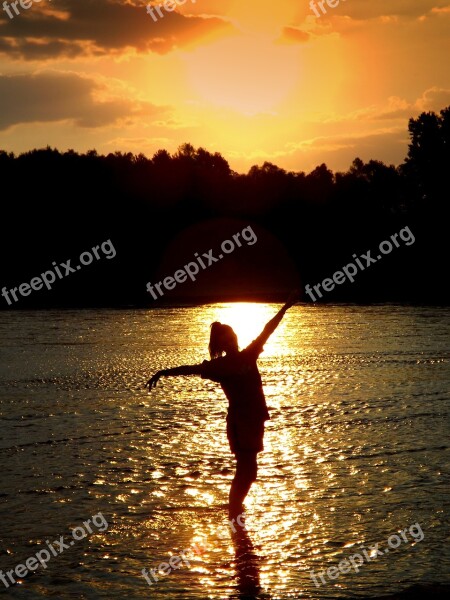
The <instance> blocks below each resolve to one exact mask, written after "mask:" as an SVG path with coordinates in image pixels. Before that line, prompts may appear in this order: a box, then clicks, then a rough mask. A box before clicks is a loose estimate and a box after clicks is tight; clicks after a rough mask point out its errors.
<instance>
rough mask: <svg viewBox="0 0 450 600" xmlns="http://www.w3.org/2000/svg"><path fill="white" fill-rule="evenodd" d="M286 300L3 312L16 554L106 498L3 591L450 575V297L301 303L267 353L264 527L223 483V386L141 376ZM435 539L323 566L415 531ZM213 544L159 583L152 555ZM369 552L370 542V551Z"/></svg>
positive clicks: (254, 505) (247, 328)
mask: <svg viewBox="0 0 450 600" xmlns="http://www.w3.org/2000/svg"><path fill="white" fill-rule="evenodd" d="M277 309H278V306H275V305H267V304H221V305H210V306H202V307H195V308H192V307H189V308H176V309H154V310H148V311H145V310H126V311H114V310H107V311H100V310H92V311H51V312H8V313H0V335H1V340H2V348H1V351H0V353H1V367H0V409H1V414H0V417H1V421H0V427H1V441H0V461H1V463H0V465H1V488H0V507H1V514H0V516H1V526H0V527H1V528H0V568H1V569H3V571H5V570H8V569H11V568H14V567H15V565H17V564H18V563H23V562H24V561H25V560H26V559H27V558H28V557H30V556H32V555H34V554H35V553H36V552H37V551H38V550H39V549H40V548H42V547H45V542H46V540H50V541H52V540H54V539H59V537H60V536H61V535H64V536H65V537H66V539H67V538H69V539H70V532H71V529H72V528H73V527H76V526H77V525H81V524H82V523H83V521H86V519H88V518H89V517H91V516H93V515H95V514H97V513H98V512H102V514H103V515H104V517H105V518H106V519H107V521H108V524H109V526H108V529H107V530H106V531H104V532H99V531H94V532H93V533H92V535H89V536H88V537H87V538H85V539H84V540H80V541H77V542H76V543H75V544H74V545H73V546H71V547H70V548H69V549H66V550H64V552H63V553H62V554H59V555H58V556H56V557H52V558H51V560H50V561H49V563H48V565H47V568H46V569H44V568H39V569H37V570H36V571H35V573H34V574H31V575H28V576H27V577H25V578H23V579H21V580H20V583H19V585H17V586H15V587H13V586H11V587H10V588H8V589H6V588H5V586H4V585H3V584H2V583H1V582H0V594H2V593H5V594H7V595H8V596H9V597H17V598H22V597H24V598H42V597H47V596H51V597H55V598H155V599H160V598H168V599H172V598H173V599H175V598H176V599H180V600H181V599H185V598H186V599H195V600H203V599H206V598H214V599H215V598H217V599H219V598H224V599H225V598H226V599H228V598H267V599H269V598H270V599H274V600H275V599H283V598H315V599H326V598H332V597H341V598H352V597H372V596H377V595H383V594H391V593H394V592H396V591H399V590H401V589H405V588H408V587H410V586H412V585H413V584H414V583H421V584H422V583H426V582H428V583H432V582H441V583H450V546H449V544H448V537H449V526H448V516H449V505H450V499H449V480H450V477H449V470H450V469H449V466H450V461H449V448H448V446H449V444H448V440H449V432H450V427H449V423H450V420H449V413H450V406H449V405H450V400H449V398H450V394H449V391H450V355H449V348H450V343H449V342H450V333H449V323H450V310H449V309H445V308H430V307H404V306H385V305H383V306H371V307H356V306H338V307H330V306H327V307H319V306H308V307H304V306H296V307H294V308H293V309H291V311H290V312H289V313H288V314H287V315H286V316H285V318H284V320H283V322H282V324H281V325H280V327H279V329H278V330H277V331H276V332H275V333H274V334H273V336H272V338H271V339H270V341H269V343H268V344H267V345H266V350H265V352H264V353H263V354H262V355H261V358H260V361H259V365H260V371H261V374H262V377H263V381H264V384H265V392H266V396H267V403H268V406H269V410H270V413H271V420H270V421H269V422H268V423H267V428H266V436H265V451H264V452H263V453H262V454H260V459H259V465H260V467H259V474H258V481H257V483H256V484H255V485H254V487H253V488H252V490H251V492H250V495H249V497H248V500H247V509H248V518H247V523H248V529H249V533H248V536H243V538H242V539H241V540H240V542H239V543H236V542H235V543H234V544H233V540H232V539H231V536H230V530H229V528H228V526H227V513H226V509H225V506H226V501H227V496H228V490H229V485H230V481H231V478H232V476H233V464H234V463H233V457H232V455H231V454H230V452H229V449H228V443H227V439H226V435H225V416H226V406H227V405H226V400H225V398H224V396H223V393H222V391H221V389H220V387H219V386H218V385H217V384H215V383H213V382H209V381H204V380H202V379H200V378H198V377H189V378H186V377H184V378H170V379H164V380H161V382H160V384H159V385H158V387H157V388H156V390H155V391H153V392H152V394H149V393H148V392H147V391H146V390H145V389H144V388H143V384H144V383H145V381H146V380H147V379H148V377H149V376H150V375H151V374H153V372H155V371H156V370H158V369H160V368H168V367H173V366H177V365H179V364H193V363H198V362H201V361H202V360H204V359H205V358H208V356H207V343H208V335H209V324H210V323H211V322H212V321H214V320H220V321H222V322H226V323H229V324H230V325H232V326H233V327H234V328H235V330H236V331H237V333H238V335H239V339H240V344H241V346H244V345H246V344H247V343H248V342H250V341H251V340H252V339H253V338H254V337H256V335H257V334H258V333H259V332H260V330H261V329H262V327H263V326H264V324H265V322H266V321H267V320H268V319H269V318H270V317H271V316H272V315H273V314H274V313H275V311H276V310H277ZM413 524H419V526H420V528H421V530H422V531H423V534H424V538H423V540H421V541H418V540H417V539H414V538H413V537H412V536H411V535H410V534H409V533H408V534H407V536H408V541H407V542H406V541H403V540H402V542H401V545H400V546H399V547H398V548H397V549H395V550H394V549H390V551H389V553H386V554H384V555H383V556H379V557H378V558H376V559H374V560H372V561H371V562H370V563H369V562H366V563H365V564H363V565H362V566H361V568H360V570H359V573H357V574H356V573H355V572H354V571H351V572H349V573H347V574H342V573H341V574H340V575H339V576H338V577H337V578H336V579H334V580H333V581H331V580H330V579H329V578H328V576H327V580H326V584H321V585H320V587H317V586H315V585H314V582H313V581H312V579H311V577H310V571H311V570H314V572H315V573H318V572H321V571H324V570H326V569H328V568H329V567H330V566H333V565H337V564H338V563H339V561H341V560H342V559H344V558H349V557H350V556H352V554H353V553H355V552H357V551H358V548H359V547H360V545H361V544H365V547H366V548H368V547H369V546H370V545H371V544H374V543H379V544H380V548H382V549H383V550H384V549H385V548H387V539H388V538H389V536H390V535H392V534H394V533H396V532H398V531H399V530H402V529H405V528H409V527H410V526H411V525H413ZM194 543H198V544H200V546H197V548H201V549H200V551H198V552H197V554H195V555H194V554H192V555H191V556H192V557H193V558H191V560H190V564H189V566H187V565H183V566H182V568H179V569H177V570H175V571H173V572H172V573H171V574H169V575H166V576H161V578H160V579H159V581H158V582H157V583H155V584H153V585H152V586H151V587H150V586H149V585H148V584H147V583H146V581H145V580H144V578H143V577H142V575H141V570H142V569H143V568H144V567H146V568H147V569H156V568H157V567H158V565H159V564H160V563H161V562H164V561H166V560H167V559H168V558H169V557H170V556H171V555H176V554H178V553H179V552H180V551H183V550H185V549H188V548H191V547H192V546H193V544H194ZM360 551H361V550H360Z"/></svg>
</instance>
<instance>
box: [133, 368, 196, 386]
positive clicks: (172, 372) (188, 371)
mask: <svg viewBox="0 0 450 600" xmlns="http://www.w3.org/2000/svg"><path fill="white" fill-rule="evenodd" d="M201 369H202V365H184V366H181V367H174V368H173V369H163V370H162V371H158V372H157V373H155V374H154V375H153V377H151V378H150V379H149V380H148V381H147V383H146V384H145V387H148V389H149V391H150V390H152V389H153V388H154V387H156V384H157V383H158V381H159V379H160V378H161V377H176V376H178V375H201Z"/></svg>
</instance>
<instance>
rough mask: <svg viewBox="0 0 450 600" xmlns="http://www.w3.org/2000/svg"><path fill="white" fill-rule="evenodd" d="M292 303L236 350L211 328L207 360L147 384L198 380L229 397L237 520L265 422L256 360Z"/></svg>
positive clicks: (227, 335)
mask: <svg viewBox="0 0 450 600" xmlns="http://www.w3.org/2000/svg"><path fill="white" fill-rule="evenodd" d="M296 301H297V296H296V295H291V296H290V298H289V300H288V301H287V302H286V304H285V305H284V306H283V308H282V309H281V310H280V311H279V312H278V313H277V314H276V315H275V317H274V318H273V319H271V320H270V321H269V322H268V323H267V325H266V326H265V327H264V329H263V331H262V333H261V334H260V335H259V336H258V337H257V338H256V339H255V340H254V341H253V342H252V343H251V344H250V345H249V346H247V348H245V349H244V350H241V351H239V346H238V340H237V336H236V334H235V332H234V331H233V329H232V328H231V327H230V326H229V325H223V324H222V323H218V322H215V323H213V324H212V325H211V336H210V341H209V353H210V356H211V360H204V361H203V362H202V363H201V364H199V365H186V366H182V367H175V368H174V369H165V370H163V371H158V373H156V374H155V375H153V377H152V378H151V379H149V381H148V382H147V385H148V388H149V390H151V389H152V388H154V387H155V386H156V383H157V382H158V380H159V378H160V377H161V376H164V377H174V376H177V375H199V376H200V377H202V378H203V379H211V380H212V381H217V382H218V383H220V385H221V387H222V389H223V391H224V392H225V395H226V397H227V398H228V414H227V437H228V441H229V443H230V449H231V452H232V453H233V454H235V455H236V463H237V464H236V474H235V476H234V479H233V482H232V484H231V489H230V498H229V516H230V518H235V517H237V516H238V515H239V514H241V513H242V512H243V510H244V509H243V502H244V500H245V497H246V496H247V494H248V491H249V489H250V487H251V485H252V483H253V482H254V481H255V480H256V474H257V468H258V465H257V456H258V452H261V451H262V450H264V446H263V437H264V422H265V421H267V419H270V416H269V412H268V410H267V406H266V399H265V397H264V392H263V387H262V381H261V375H260V374H259V371H258V366H257V364H256V361H257V360H258V357H259V355H260V354H261V352H262V351H263V346H264V344H265V343H266V342H267V340H268V338H269V336H270V335H271V334H272V333H273V332H274V331H275V329H276V327H277V326H278V325H279V323H280V321H281V319H282V318H283V316H284V314H285V312H286V311H287V310H288V309H289V308H290V307H291V306H293V305H294V304H295V302H296ZM224 354H225V356H223V355H224Z"/></svg>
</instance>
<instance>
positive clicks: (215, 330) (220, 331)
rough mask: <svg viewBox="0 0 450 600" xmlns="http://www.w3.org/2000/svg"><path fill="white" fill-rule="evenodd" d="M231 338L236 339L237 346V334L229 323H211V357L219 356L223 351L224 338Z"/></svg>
mask: <svg viewBox="0 0 450 600" xmlns="http://www.w3.org/2000/svg"><path fill="white" fill-rule="evenodd" d="M227 338H228V339H230V338H233V339H234V340H235V341H236V346H237V335H236V334H235V333H234V330H233V328H232V327H230V326H229V325H224V324H223V323H219V321H214V323H212V324H211V335H210V336H209V346H208V349H209V355H210V357H211V358H219V356H222V354H223V353H224V352H225V347H224V346H225V344H224V342H225V341H226V339H227Z"/></svg>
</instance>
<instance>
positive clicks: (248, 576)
mask: <svg viewBox="0 0 450 600" xmlns="http://www.w3.org/2000/svg"><path fill="white" fill-rule="evenodd" d="M231 540H232V542H233V547H234V552H235V564H236V582H237V593H234V594H232V595H231V597H230V600H260V599H261V600H262V599H263V598H264V600H269V596H268V595H267V594H263V593H262V590H261V585H260V582H259V563H260V562H261V557H260V556H258V555H257V554H256V553H255V549H254V548H253V543H252V540H251V538H250V536H249V533H248V530H247V529H246V527H245V526H244V527H239V526H238V527H236V530H235V531H232V532H231Z"/></svg>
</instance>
